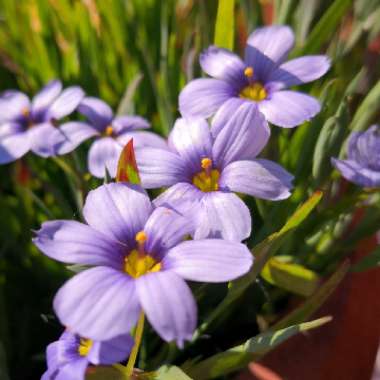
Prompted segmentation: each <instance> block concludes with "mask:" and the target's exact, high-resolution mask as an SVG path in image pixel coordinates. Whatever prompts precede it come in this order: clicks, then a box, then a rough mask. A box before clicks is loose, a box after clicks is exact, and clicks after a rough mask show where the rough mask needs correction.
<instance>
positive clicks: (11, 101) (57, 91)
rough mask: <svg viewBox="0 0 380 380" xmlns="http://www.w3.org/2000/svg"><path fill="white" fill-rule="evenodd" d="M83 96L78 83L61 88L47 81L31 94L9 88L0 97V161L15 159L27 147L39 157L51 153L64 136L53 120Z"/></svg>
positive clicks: (71, 109)
mask: <svg viewBox="0 0 380 380" xmlns="http://www.w3.org/2000/svg"><path fill="white" fill-rule="evenodd" d="M83 96H84V93H83V90H82V89H81V88H80V87H77V86H73V87H68V88H66V89H65V90H63V91H62V83H61V82H60V81H58V80H53V81H51V82H49V83H48V84H47V85H46V86H45V87H44V88H43V89H42V90H41V91H40V92H39V93H37V94H36V95H35V96H34V98H33V99H32V100H31V101H30V100H29V98H28V97H27V96H26V95H25V94H23V93H22V92H18V91H14V90H9V91H6V92H5V93H4V94H3V96H2V97H1V98H0V115H1V116H0V164H6V163H8V162H11V161H14V160H17V159H18V158H20V157H22V156H23V155H24V154H25V153H27V152H28V151H29V150H31V151H32V152H34V153H35V154H37V155H39V156H41V157H48V156H52V155H55V154H56V153H57V149H58V147H59V146H60V144H61V143H62V142H63V141H64V139H65V137H64V135H63V134H62V133H61V132H60V130H59V129H58V128H57V126H56V121H57V120H60V119H62V118H63V117H65V116H67V115H69V114H70V113H71V112H73V111H74V110H75V108H76V107H77V106H78V104H79V102H80V101H81V100H82V98H83Z"/></svg>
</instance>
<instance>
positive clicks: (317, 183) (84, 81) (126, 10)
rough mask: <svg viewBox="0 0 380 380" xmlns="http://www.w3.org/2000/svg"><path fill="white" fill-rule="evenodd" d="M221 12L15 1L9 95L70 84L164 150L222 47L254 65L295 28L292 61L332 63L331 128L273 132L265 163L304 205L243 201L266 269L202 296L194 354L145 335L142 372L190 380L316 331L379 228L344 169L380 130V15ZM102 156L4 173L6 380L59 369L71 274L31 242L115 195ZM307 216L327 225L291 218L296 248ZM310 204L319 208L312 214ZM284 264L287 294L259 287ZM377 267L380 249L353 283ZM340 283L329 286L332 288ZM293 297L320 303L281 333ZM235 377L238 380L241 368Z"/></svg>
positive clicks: (7, 6) (6, 17)
mask: <svg viewBox="0 0 380 380" xmlns="http://www.w3.org/2000/svg"><path fill="white" fill-rule="evenodd" d="M222 3H224V4H222ZM234 3H235V4H234ZM220 4H221V5H220V9H219V11H218V2H217V1H214V0H197V1H195V0H178V1H173V0H168V1H160V0H57V1H55V0H21V1H14V0H0V90H5V89H8V88H18V89H20V90H22V91H25V92H27V93H28V94H30V95H33V94H34V93H35V92H36V91H38V89H40V88H41V86H42V85H43V84H45V83H46V82H47V81H48V80H50V79H53V78H61V79H62V80H63V82H64V84H65V85H71V84H79V85H81V86H82V87H83V89H84V90H85V91H86V93H87V94H88V95H91V96H99V97H101V98H102V99H104V100H105V101H107V102H109V103H110V105H111V106H112V107H113V108H114V109H115V110H118V112H119V113H121V114H124V113H136V114H139V115H142V116H144V117H146V118H147V119H148V120H150V121H151V123H152V126H153V129H154V130H155V131H156V132H157V133H159V134H161V135H163V136H166V135H167V133H168V132H169V131H170V129H171V126H172V125H173V122H174V120H175V118H176V117H178V116H179V114H178V102H177V98H178V94H179V92H180V90H181V88H183V86H184V85H185V84H186V83H187V82H188V81H189V80H191V79H193V78H195V77H199V76H201V75H202V73H201V70H200V67H199V64H198V60H197V59H198V55H199V53H200V51H201V50H202V49H204V48H206V47H207V46H209V45H210V44H212V43H213V42H214V37H215V43H216V44H217V45H219V46H225V47H231V48H232V46H234V50H235V51H236V52H237V53H240V54H242V53H243V51H244V45H245V40H246V37H247V35H248V34H249V33H250V32H251V31H252V30H253V29H254V28H255V27H258V26H261V25H263V24H266V23H270V22H273V23H286V24H288V25H291V26H292V28H293V29H294V31H295V35H296V47H295V49H294V51H293V52H292V53H291V57H295V56H297V55H300V54H321V53H326V54H328V55H329V56H330V58H331V60H332V68H331V70H330V71H329V73H328V74H327V75H326V76H325V77H324V78H322V79H321V80H318V81H316V82H314V83H312V84H309V85H305V86H302V91H305V92H309V93H310V94H312V95H313V96H316V97H317V98H319V99H320V101H321V103H322V106H323V108H322V111H321V113H320V114H319V115H318V116H317V117H316V118H314V119H313V120H312V121H311V122H307V123H304V124H303V125H301V126H299V127H298V128H296V129H293V130H285V129H280V128H277V127H272V137H271V140H270V144H269V145H268V146H267V148H266V149H265V152H264V153H263V155H262V156H264V157H268V158H270V159H272V160H275V161H277V162H279V163H281V164H282V165H283V166H285V167H286V168H287V169H288V170H289V171H290V172H292V173H294V175H295V177H296V179H295V185H296V186H295V189H294V193H293V195H292V197H291V198H290V199H288V200H286V201H282V202H266V201H260V200H254V199H252V198H249V197H246V198H244V200H245V201H246V202H247V203H248V205H249V207H250V209H251V212H252V215H253V231H254V232H253V234H252V237H251V238H250V240H249V241H248V244H249V246H250V247H254V248H253V253H254V254H255V255H256V256H257V263H258V264H257V266H255V268H254V270H255V273H253V274H252V273H251V274H250V275H251V277H249V276H250V275H248V279H247V277H245V278H243V279H241V280H239V281H238V282H234V283H232V284H230V285H229V287H228V289H227V286H226V285H208V286H204V285H200V286H199V285H198V286H196V285H194V286H193V290H194V293H195V295H196V297H197V300H198V303H199V310H200V317H199V318H200V320H199V326H200V327H199V329H198V331H197V332H196V334H195V337H194V340H193V342H191V343H190V344H188V345H187V346H186V347H185V350H184V351H182V352H180V351H178V350H176V348H175V347H174V346H173V345H163V344H162V342H161V341H160V340H159V339H158V338H157V337H156V336H155V334H153V333H152V332H151V331H149V330H148V331H146V332H145V334H144V342H143V349H142V352H141V355H140V358H139V363H138V365H139V367H140V368H142V369H146V370H148V371H150V370H154V369H157V368H158V367H160V366H161V364H162V363H163V362H167V363H172V364H176V365H177V366H182V367H183V369H184V370H185V371H187V373H188V374H191V373H197V371H199V368H203V367H202V366H207V371H210V373H217V374H218V375H220V374H221V373H220V372H213V371H217V370H218V369H215V368H212V367H211V365H210V366H208V365H207V363H215V362H216V363H218V360H217V359H218V357H213V358H210V359H209V361H208V362H207V361H206V362H204V361H203V362H202V361H201V362H200V363H198V364H197V362H199V361H200V357H201V358H202V359H206V358H208V357H211V356H212V355H214V354H216V353H219V352H221V351H225V350H227V349H230V348H231V347H241V345H242V344H243V343H244V342H246V341H247V339H251V338H252V337H254V336H255V335H257V334H259V333H262V334H270V332H269V331H271V330H270V328H271V326H273V321H278V322H277V324H275V325H274V327H276V329H277V328H278V329H286V328H288V327H289V326H291V325H296V324H299V323H302V322H304V321H306V320H309V318H310V317H311V315H312V313H313V312H314V311H315V310H316V308H318V306H319V305H320V304H321V303H322V302H323V301H324V300H325V298H326V297H327V296H328V295H329V294H330V293H331V292H332V291H333V289H334V288H335V286H336V285H337V284H338V283H339V281H340V280H341V278H342V276H343V275H344V273H346V272H347V269H348V268H347V265H348V264H344V265H345V266H344V268H343V269H342V266H339V267H338V263H340V262H341V261H342V259H344V258H346V257H349V255H350V254H351V253H352V251H353V250H354V249H355V247H356V245H357V243H358V242H359V241H360V240H362V239H363V238H365V237H367V236H371V235H373V234H374V233H375V232H376V231H378V230H379V229H380V212H379V211H380V210H379V209H380V205H379V194H378V193H375V192H368V191H366V190H363V189H359V188H357V187H355V186H354V185H352V184H347V183H344V182H343V181H342V180H341V178H340V177H339V175H338V173H337V172H336V171H334V170H333V168H332V166H331V164H330V157H331V156H332V155H333V156H341V157H342V156H344V154H345V146H346V139H347V136H348V135H349V133H350V131H351V130H363V129H366V128H368V127H369V126H370V124H371V123H372V122H375V121H376V120H377V122H379V116H380V112H379V107H378V104H379V101H380V81H379V77H380V64H379V51H380V40H379V33H380V4H379V2H378V1H377V0H357V1H355V2H354V1H352V0H334V1H328V0H300V1H294V0H283V1H280V0H278V1H274V2H271V1H266V0H262V1H257V0H236V1H235V2H234V1H230V0H229V1H221V2H220ZM232 7H234V14H232V13H231V11H230V9H232ZM217 14H218V15H219V17H218V22H217V23H216V17H217ZM271 15H273V17H271ZM215 25H216V28H215ZM232 26H234V29H233V31H231V29H229V28H230V27H232ZM87 148H88V144H84V145H83V146H82V147H80V149H79V150H78V151H76V152H75V153H74V154H70V155H67V156H64V157H58V158H54V159H49V160H44V159H41V158H39V157H35V156H32V155H31V154H29V155H27V156H26V157H25V158H23V159H22V160H20V161H18V162H16V163H13V164H9V165H5V166H1V167H0V177H1V182H0V342H1V345H0V379H1V380H5V379H8V374H9V377H10V378H11V379H15V380H18V379H20V380H21V379H22V380H29V379H37V378H39V376H40V375H41V373H42V371H43V370H44V368H45V363H44V350H45V347H46V345H47V344H48V343H49V342H51V341H53V340H54V339H56V338H57V337H58V336H59V335H60V332H61V327H60V325H59V323H58V321H57V319H56V318H55V316H54V315H53V311H52V306H51V303H52V298H53V296H54V293H55V292H56V290H57V289H58V287H59V286H60V285H61V284H62V283H63V281H64V280H65V279H67V278H68V277H69V276H70V275H71V273H72V272H71V271H70V270H66V269H65V268H64V267H63V266H62V265H60V264H57V263H55V262H53V261H52V260H50V259H48V258H46V257H44V256H43V255H41V254H40V253H39V252H38V251H37V249H36V248H35V247H34V246H33V245H32V243H31V238H32V234H33V233H32V231H33V230H35V229H38V228H39V226H40V224H41V222H43V221H45V220H47V219H57V218H65V219H72V218H74V219H79V220H80V219H81V207H82V205H83V199H84V197H85V195H86V193H87V192H88V191H89V190H90V189H92V188H94V187H96V186H98V185H99V184H100V181H98V180H95V179H93V178H90V177H89V176H88V174H87V168H86V152H87ZM318 189H319V190H322V191H323V193H324V196H323V198H322V199H321V200H320V199H318V201H317V202H314V201H313V200H315V198H313V196H312V194H315V191H316V190H318ZM154 194H156V193H154ZM309 197H311V198H310V199H311V201H310V200H309V201H308V202H306V200H307V199H309ZM314 197H315V195H314ZM304 202H306V206H303V208H301V210H308V211H307V214H308V213H309V212H311V210H313V211H312V213H311V214H310V215H309V216H308V218H307V219H305V220H304V216H305V217H306V216H307V214H306V215H304V216H302V215H300V214H299V213H298V214H297V213H296V214H295V215H298V219H297V218H296V219H294V218H293V219H290V221H291V223H292V222H293V225H292V226H291V228H290V229H288V230H286V231H285V232H286V233H283V232H284V230H283V229H282V230H281V228H282V227H283V226H284V224H285V222H286V221H287V220H289V218H290V216H291V215H292V214H293V213H294V212H295V210H297V209H298V210H300V209H299V208H298V207H299V205H300V204H301V203H304ZM310 202H311V203H313V202H314V203H315V204H314V203H313V205H312V207H311V208H310V210H309V209H308V205H310V204H311V203H310ZM318 202H319V203H318ZM359 209H360V215H359V213H358V210H359ZM301 214H302V211H301ZM359 218H360V223H358V221H359ZM300 221H302V223H301V224H300V223H299V222H300ZM353 221H356V223H355V224H353ZM294 223H295V224H294ZM275 231H278V232H276V233H275ZM281 231H282V232H281ZM348 231H350V233H349V234H348ZM263 254H265V256H264V258H265V260H263V259H262V257H263V256H262V255H263ZM260 255H261V256H260ZM274 255H280V256H281V257H282V258H284V257H286V258H287V259H286V260H287V261H286V265H282V266H281V276H280V278H281V279H280V280H278V281H277V282H276V276H275V275H272V276H270V281H268V279H269V277H268V276H267V278H266V279H265V275H264V273H263V276H259V273H260V271H261V269H262V268H263V267H264V264H265V262H266V261H267V260H268V259H269V258H270V257H273V256H274ZM276 260H278V259H276ZM378 263H379V260H378V250H377V251H376V252H375V253H374V254H373V255H372V256H371V258H369V259H368V260H366V261H365V262H363V263H362V264H361V265H358V266H356V267H354V268H353V269H354V270H364V269H369V268H371V267H373V266H375V265H378ZM259 264H260V266H258V265H259ZM310 273H312V280H313V283H312V284H311V285H310ZM303 274H305V276H304V277H303ZM306 274H307V275H306ZM292 276H296V278H295V277H294V278H293V277H292ZM330 276H331V277H330ZM326 277H329V278H330V279H329V280H328V282H326V283H324V284H323V285H319V284H320V281H323V279H324V278H326ZM277 278H279V277H277ZM302 281H305V283H303V282H302ZM303 284H307V286H309V287H308V288H307V289H308V292H307V294H303V293H302V292H301V294H300V292H299V291H298V292H297V290H298V289H300V287H301V288H302V287H303ZM309 293H310V294H309ZM231 297H232V299H231ZM290 297H301V299H302V298H305V297H306V299H305V301H304V303H303V304H301V306H300V307H299V309H297V310H295V311H294V312H293V314H292V315H290V316H288V317H284V318H282V319H281V318H280V317H281V316H282V312H283V310H284V308H285V306H286V304H287V302H288V300H289V298H290ZM210 300H211V301H210ZM223 300H224V301H223ZM222 301H223V302H224V303H223V302H222ZM220 302H222V303H220ZM218 305H219V306H218ZM223 305H226V306H223ZM217 306H218V307H217ZM219 311H222V312H219ZM212 312H213V313H212ZM231 316H233V318H229V317H231ZM279 318H280V319H279ZM258 320H259V321H261V323H258V322H257V321H258ZM227 321H228V329H226V325H227ZM263 321H264V322H263ZM301 326H302V325H301ZM289 328H291V327H289ZM268 329H269V330H268ZM291 329H292V330H291V331H293V330H294V329H296V328H291ZM266 330H268V331H266ZM285 331H290V330H285ZM206 334H207V335H206ZM264 336H267V335H264ZM252 339H255V338H252ZM235 354H236V352H235ZM235 354H234V355H235ZM227 355H228V351H227ZM237 355H239V354H237ZM246 355H247V353H246V352H243V356H242V357H239V358H237V361H236V362H238V363H241V360H243V361H244V360H246V359H247V356H246ZM249 358H250V359H251V357H249ZM234 360H235V359H234ZM204 363H206V364H204ZM231 365H232V366H231V367H230V368H227V369H224V370H225V372H231V371H234V370H236V369H238V368H240V367H239V366H235V367H234V366H233V363H232V364H231ZM205 368H206V367H205ZM177 370H178V371H180V370H179V369H175V368H174V369H169V370H168V371H169V372H170V373H171V374H173V373H177V372H176V371H177ZM165 371H166V370H165ZM165 371H164V370H161V371H160V376H163V375H162V374H164V373H166V372H165ZM184 376H186V375H184ZM163 378H165V377H163ZM184 378H186V377H184Z"/></svg>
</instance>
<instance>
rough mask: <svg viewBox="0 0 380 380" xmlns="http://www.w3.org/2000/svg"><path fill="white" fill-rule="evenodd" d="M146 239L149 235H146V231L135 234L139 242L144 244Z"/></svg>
mask: <svg viewBox="0 0 380 380" xmlns="http://www.w3.org/2000/svg"><path fill="white" fill-rule="evenodd" d="M146 239H148V237H147V236H146V233H145V232H144V231H140V232H137V234H136V236H135V240H136V241H137V243H139V244H144V243H145V242H146Z"/></svg>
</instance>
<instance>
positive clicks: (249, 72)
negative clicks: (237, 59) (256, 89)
mask: <svg viewBox="0 0 380 380" xmlns="http://www.w3.org/2000/svg"><path fill="white" fill-rule="evenodd" d="M244 75H245V76H246V77H247V78H252V77H253V67H251V66H248V67H247V68H246V69H245V70H244Z"/></svg>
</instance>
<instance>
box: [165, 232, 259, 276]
mask: <svg viewBox="0 0 380 380" xmlns="http://www.w3.org/2000/svg"><path fill="white" fill-rule="evenodd" d="M252 262H253V256H252V254H251V253H250V252H249V250H248V248H247V246H246V245H244V244H241V243H235V242H230V241H226V240H221V239H204V240H192V241H184V242H182V243H181V244H179V245H177V246H175V247H174V248H172V249H170V250H169V252H168V253H167V255H166V256H165V259H164V260H163V266H164V268H167V269H170V270H171V271H174V272H175V273H177V274H178V275H179V276H181V277H182V278H184V279H185V280H191V281H201V282H224V281H231V280H235V279H236V278H238V277H240V276H242V275H243V274H245V273H247V272H248V270H249V268H250V267H251V266H252Z"/></svg>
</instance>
